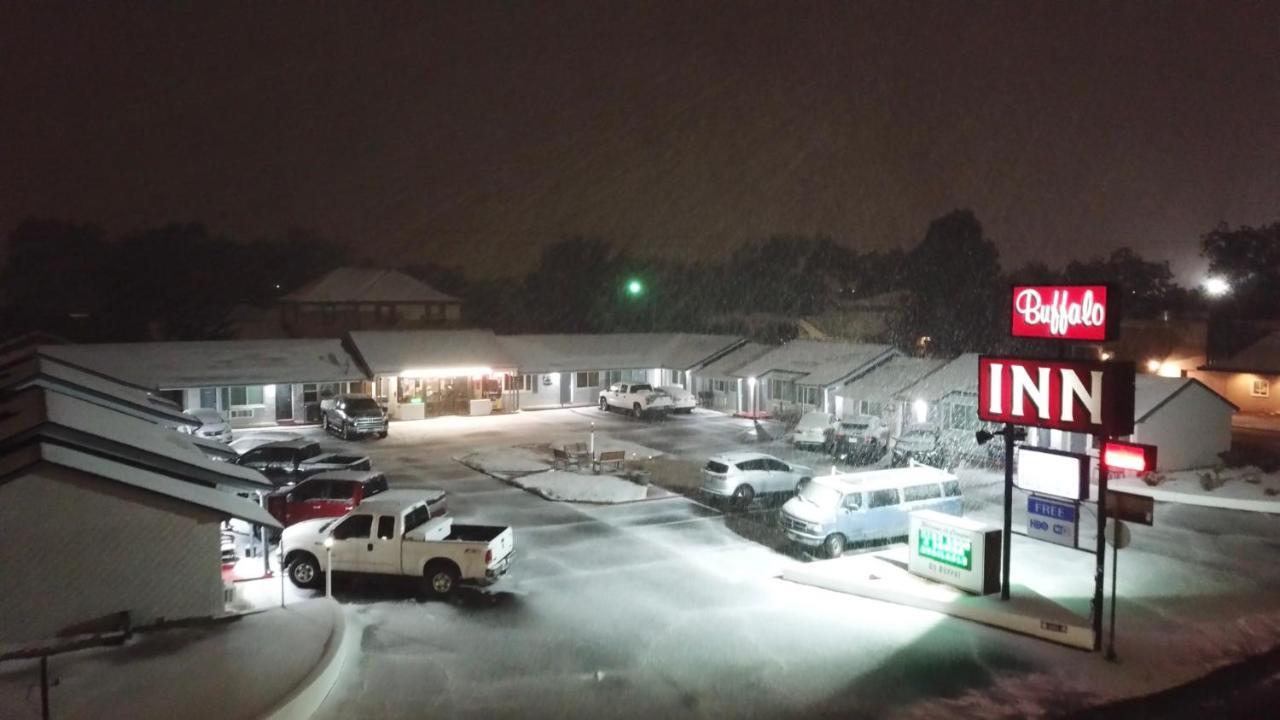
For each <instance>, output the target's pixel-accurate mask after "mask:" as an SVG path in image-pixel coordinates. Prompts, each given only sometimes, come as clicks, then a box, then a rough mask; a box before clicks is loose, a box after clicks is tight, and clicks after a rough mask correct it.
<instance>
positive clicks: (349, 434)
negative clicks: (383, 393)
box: [320, 393, 387, 440]
mask: <svg viewBox="0 0 1280 720" xmlns="http://www.w3.org/2000/svg"><path fill="white" fill-rule="evenodd" d="M320 424H321V425H322V426H323V427H324V430H325V432H330V433H333V434H335V435H338V436H339V437H341V438H342V439H343V440H350V439H351V438H353V437H357V436H360V435H377V436H378V437H380V438H384V437H386V436H387V413H386V411H385V410H383V409H382V406H381V405H379V404H378V403H377V401H375V400H374V399H373V398H371V397H369V396H368V395H357V394H355V393H347V394H343V395H338V396H337V397H332V398H326V399H324V400H321V401H320Z"/></svg>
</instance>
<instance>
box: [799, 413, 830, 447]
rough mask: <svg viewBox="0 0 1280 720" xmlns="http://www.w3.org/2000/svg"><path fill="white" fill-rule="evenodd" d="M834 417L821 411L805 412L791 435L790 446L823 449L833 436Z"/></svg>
mask: <svg viewBox="0 0 1280 720" xmlns="http://www.w3.org/2000/svg"><path fill="white" fill-rule="evenodd" d="M835 430H836V416H835V415H832V414H831V413H825V412H821V411H813V412H807V413H805V414H804V415H803V416H801V418H800V422H799V423H797V424H796V429H795V430H794V431H793V432H792V435H791V444H792V445H795V446H796V447H798V448H804V447H807V448H812V449H818V448H824V447H828V446H829V445H830V443H831V438H832V437H833V436H834V435H835Z"/></svg>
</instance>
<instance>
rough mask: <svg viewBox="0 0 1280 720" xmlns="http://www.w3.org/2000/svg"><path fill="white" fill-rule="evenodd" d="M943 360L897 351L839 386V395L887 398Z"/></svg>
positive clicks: (935, 368)
mask: <svg viewBox="0 0 1280 720" xmlns="http://www.w3.org/2000/svg"><path fill="white" fill-rule="evenodd" d="M946 364H947V361H946V360H940V359H935V358H916V357H907V356H905V355H897V356H894V357H891V358H889V360H888V361H887V362H885V363H884V364H883V365H880V366H878V367H876V368H875V369H873V370H871V371H870V372H868V373H867V374H866V375H863V376H862V377H860V378H857V379H856V380H853V381H852V382H850V383H849V384H847V385H845V386H844V387H843V388H841V389H840V395H842V396H844V397H848V398H854V399H857V400H865V401H867V402H880V403H882V402H888V401H891V400H893V399H894V398H895V397H896V396H897V395H898V393H900V392H902V390H903V389H904V388H906V387H907V386H909V385H912V384H914V383H916V382H919V381H920V380H922V379H923V378H925V377H927V376H928V375H929V374H930V373H932V372H934V371H936V370H938V369H939V368H941V367H942V366H944V365H946Z"/></svg>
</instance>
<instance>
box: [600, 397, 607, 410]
mask: <svg viewBox="0 0 1280 720" xmlns="http://www.w3.org/2000/svg"><path fill="white" fill-rule="evenodd" d="M600 412H609V401H608V400H605V399H604V398H600Z"/></svg>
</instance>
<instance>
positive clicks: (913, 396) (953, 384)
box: [896, 353, 978, 402]
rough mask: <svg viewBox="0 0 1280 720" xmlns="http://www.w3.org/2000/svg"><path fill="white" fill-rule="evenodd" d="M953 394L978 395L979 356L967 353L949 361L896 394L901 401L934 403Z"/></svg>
mask: <svg viewBox="0 0 1280 720" xmlns="http://www.w3.org/2000/svg"><path fill="white" fill-rule="evenodd" d="M952 393H966V394H970V395H977V394H978V354H977V353H965V354H963V355H960V356H958V357H955V358H952V359H951V360H949V361H947V363H946V364H945V365H943V366H942V367H940V368H938V369H936V370H934V371H933V372H931V373H929V374H928V375H926V376H924V377H923V378H921V379H919V380H917V381H916V382H913V383H911V384H910V385H907V386H906V387H904V388H902V389H901V390H899V391H898V392H897V393H896V396H897V398H898V399H899V400H926V401H929V402H934V401H937V400H939V399H941V398H942V397H943V396H945V395H950V394H952Z"/></svg>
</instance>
